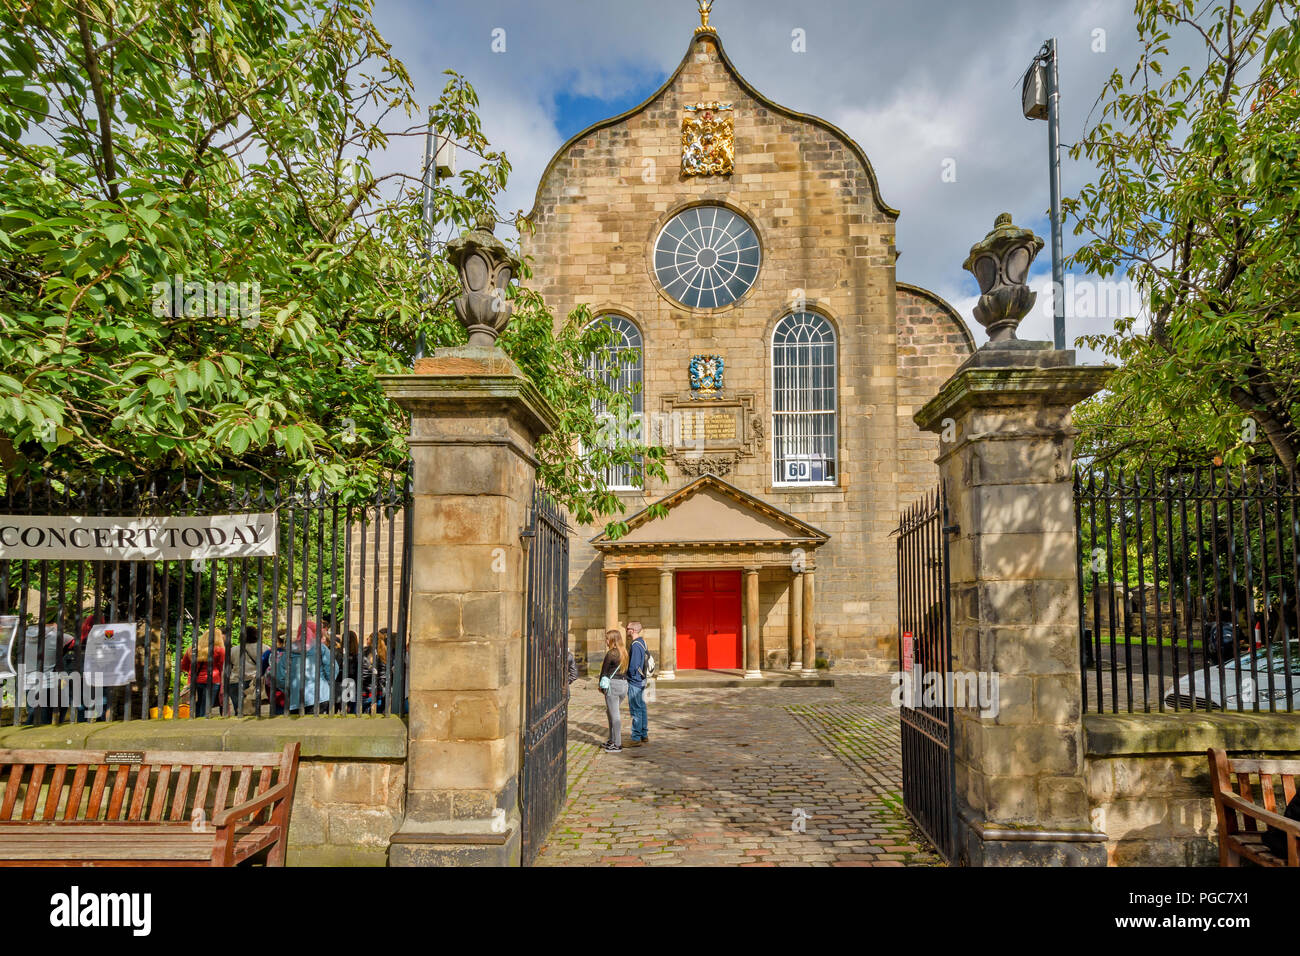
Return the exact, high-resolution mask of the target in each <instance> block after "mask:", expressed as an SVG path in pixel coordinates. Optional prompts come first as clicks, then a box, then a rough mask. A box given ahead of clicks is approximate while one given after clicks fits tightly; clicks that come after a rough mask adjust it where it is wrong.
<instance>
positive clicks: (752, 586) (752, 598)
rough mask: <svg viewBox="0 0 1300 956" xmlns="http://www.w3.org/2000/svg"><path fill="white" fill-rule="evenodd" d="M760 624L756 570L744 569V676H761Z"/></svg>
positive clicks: (761, 644)
mask: <svg viewBox="0 0 1300 956" xmlns="http://www.w3.org/2000/svg"><path fill="white" fill-rule="evenodd" d="M762 626H763V625H762V624H760V623H759V620H758V568H745V676H746V677H762V676H763V642H762V635H761V634H760V633H759V632H760V631H761V630H762Z"/></svg>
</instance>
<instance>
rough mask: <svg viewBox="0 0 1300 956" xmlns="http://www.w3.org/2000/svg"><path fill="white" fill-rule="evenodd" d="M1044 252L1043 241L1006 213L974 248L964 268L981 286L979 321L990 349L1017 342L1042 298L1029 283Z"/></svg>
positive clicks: (1000, 216) (977, 309)
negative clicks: (1020, 329)
mask: <svg viewBox="0 0 1300 956" xmlns="http://www.w3.org/2000/svg"><path fill="white" fill-rule="evenodd" d="M1042 248H1043V240H1042V239H1041V238H1039V237H1038V236H1036V235H1034V233H1033V230H1031V229H1021V228H1020V227H1019V226H1017V225H1014V224H1013V223H1012V222H1011V214H1010V213H1006V212H1004V213H1002V214H1001V215H999V216H998V217H997V219H996V220H995V221H994V223H993V229H992V230H991V231H990V232H989V234H988V235H986V236H985V237H984V238H983V239H981V240H980V241H979V242H977V243H975V245H973V246H971V248H970V255H969V256H967V257H966V261H965V262H963V263H962V268H963V269H965V270H966V271H967V272H969V273H971V274H972V275H973V276H975V280H976V281H977V282H978V283H979V286H980V298H979V302H978V303H976V305H975V318H976V320H977V321H978V322H979V323H980V325H982V326H984V328H985V329H986V330H987V331H988V334H989V343H988V344H989V347H991V348H997V347H998V346H999V345H1002V344H1005V343H1008V342H1012V341H1015V338H1016V327H1017V326H1019V325H1020V321H1021V320H1022V319H1023V318H1024V317H1025V316H1026V315H1028V314H1029V310H1030V309H1032V308H1033V307H1034V302H1035V300H1036V299H1037V298H1038V294H1037V293H1036V292H1032V291H1031V290H1030V288H1029V286H1028V285H1027V284H1026V280H1027V279H1028V278H1029V267H1030V265H1032V264H1033V261H1034V258H1035V257H1036V256H1037V255H1038V253H1039V251H1040V250H1041V249H1042Z"/></svg>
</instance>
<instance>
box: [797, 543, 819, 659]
mask: <svg viewBox="0 0 1300 956" xmlns="http://www.w3.org/2000/svg"><path fill="white" fill-rule="evenodd" d="M799 577H801V578H803V615H802V622H803V670H802V671H800V676H802V677H816V676H817V602H816V600H815V599H814V598H815V594H816V592H815V591H814V590H813V569H812V568H805V569H804V572H803V574H801V575H799Z"/></svg>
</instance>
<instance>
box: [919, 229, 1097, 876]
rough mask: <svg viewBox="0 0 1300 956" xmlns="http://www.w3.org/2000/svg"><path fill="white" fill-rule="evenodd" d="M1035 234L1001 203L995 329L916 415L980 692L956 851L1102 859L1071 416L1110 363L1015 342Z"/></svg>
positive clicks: (991, 284) (963, 741) (960, 769)
mask: <svg viewBox="0 0 1300 956" xmlns="http://www.w3.org/2000/svg"><path fill="white" fill-rule="evenodd" d="M1041 245H1042V240H1041V239H1038V238H1037V237H1035V236H1033V234H1032V233H1029V232H1028V231H1027V230H1020V229H1017V228H1016V227H1015V226H1013V225H1012V224H1011V220H1010V217H1009V216H1005V215H1003V216H1000V217H998V222H997V224H996V226H995V229H994V231H993V232H991V233H990V234H989V236H988V237H986V238H985V239H984V240H983V241H982V242H980V243H978V244H977V245H976V246H975V247H973V248H972V250H971V258H970V259H968V260H967V268H969V269H971V270H972V271H973V272H975V273H976V276H977V277H978V278H979V279H980V285H981V290H982V291H983V292H984V294H983V295H982V296H981V298H980V304H979V305H978V306H977V307H976V309H975V315H976V318H978V319H979V320H980V321H981V322H982V323H983V324H985V325H986V326H988V327H989V329H990V333H991V335H992V336H993V338H991V340H990V342H989V344H987V345H985V346H984V347H983V348H981V349H980V350H979V351H978V352H976V353H975V354H974V355H973V356H971V358H970V359H968V360H967V361H966V363H965V364H964V365H963V366H962V367H961V368H959V369H958V370H957V372H956V373H955V374H954V375H953V377H952V378H950V379H949V380H948V381H947V382H945V383H944V384H943V386H942V387H941V388H940V391H939V394H938V395H936V396H935V397H934V398H933V399H932V400H931V401H930V402H928V403H927V404H926V405H925V406H924V407H923V408H922V409H921V410H920V411H919V412H917V413H916V416H915V419H916V422H917V424H918V425H919V426H920V427H921V428H922V429H924V430H926V431H931V432H936V433H938V434H939V435H940V443H939V457H938V458H937V459H936V460H937V462H938V464H939V474H940V479H941V481H942V482H943V487H944V490H945V494H946V495H947V502H948V524H949V527H950V529H952V530H951V531H950V532H949V538H948V541H949V579H950V583H951V595H952V599H951V621H952V668H953V670H954V671H955V672H956V673H957V674H958V675H959V676H960V677H963V678H965V679H966V680H965V682H966V683H967V685H968V686H969V680H970V679H972V678H973V679H975V680H976V681H977V683H978V684H979V685H982V686H983V687H985V688H986V691H985V693H984V694H983V695H982V696H981V699H980V700H979V701H978V702H971V703H970V704H966V705H965V706H961V707H957V708H956V709H955V714H954V716H955V739H954V740H953V742H952V756H953V765H954V770H955V776H956V785H957V804H958V824H957V829H958V848H959V853H960V854H961V855H962V856H963V857H964V859H965V861H966V862H968V863H970V864H971V865H973V866H987V865H1026V864H1028V865H1052V866H1084V865H1102V866H1104V865H1105V863H1106V849H1105V842H1104V841H1105V835H1104V834H1101V833H1094V832H1093V830H1092V827H1091V825H1090V821H1089V802H1088V791H1087V786H1086V777H1085V770H1086V767H1085V752H1084V740H1083V723H1082V715H1081V691H1080V686H1079V684H1080V682H1079V666H1080V664H1079V614H1078V603H1077V602H1078V590H1077V588H1078V577H1077V574H1078V572H1077V563H1078V560H1079V556H1078V550H1077V548H1078V545H1077V542H1076V536H1075V527H1074V501H1073V486H1072V481H1071V477H1072V476H1071V471H1072V464H1073V455H1074V436H1075V434H1076V431H1075V429H1074V428H1073V426H1072V425H1071V421H1070V413H1071V409H1072V408H1073V406H1074V405H1075V404H1077V403H1078V402H1080V401H1082V400H1083V399H1085V398H1087V397H1088V396H1089V395H1092V394H1093V393H1095V392H1096V391H1098V390H1099V389H1100V388H1102V386H1103V385H1104V383H1105V381H1106V378H1107V376H1108V375H1109V373H1110V371H1111V369H1108V368H1101V367H1088V366H1078V365H1075V364H1074V353H1073V351H1067V350H1062V351H1056V350H1053V349H1052V347H1051V343H1050V342H1026V341H1022V340H1020V339H1017V338H1015V335H1014V327H1015V324H1016V322H1018V321H1019V318H1020V317H1021V316H1023V315H1024V314H1026V313H1027V312H1028V310H1029V308H1030V307H1031V306H1032V304H1033V301H1034V296H1033V294H1032V293H1027V290H1026V289H1025V288H1024V286H1023V277H1024V275H1025V274H1026V273H1027V270H1028V268H1029V263H1030V261H1032V259H1033V254H1034V252H1036V249H1037V248H1038V247H1041ZM1026 253H1027V254H1026ZM956 702H957V703H960V701H956Z"/></svg>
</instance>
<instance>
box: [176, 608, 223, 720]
mask: <svg viewBox="0 0 1300 956" xmlns="http://www.w3.org/2000/svg"><path fill="white" fill-rule="evenodd" d="M209 644H211V645H212V646H211V647H209ZM190 650H193V651H194V652H195V653H194V659H193V661H192V662H191V659H190ZM209 655H210V656H211V660H209ZM191 664H193V667H192V668H191ZM225 669H226V632H225V631H223V630H222V629H221V628H217V630H216V637H215V639H213V640H212V641H209V639H208V635H206V634H199V635H197V636H196V637H195V639H194V646H193V647H192V648H188V649H186V651H185V656H184V657H182V658H181V670H183V671H185V672H186V673H188V674H189V675H190V702H191V709H190V716H191V717H203V716H205V715H206V714H207V712H208V709H209V708H211V707H212V706H213V705H216V706H218V707H220V705H221V675H222V674H223V673H224V672H225Z"/></svg>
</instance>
